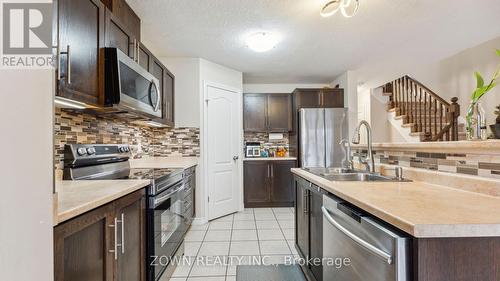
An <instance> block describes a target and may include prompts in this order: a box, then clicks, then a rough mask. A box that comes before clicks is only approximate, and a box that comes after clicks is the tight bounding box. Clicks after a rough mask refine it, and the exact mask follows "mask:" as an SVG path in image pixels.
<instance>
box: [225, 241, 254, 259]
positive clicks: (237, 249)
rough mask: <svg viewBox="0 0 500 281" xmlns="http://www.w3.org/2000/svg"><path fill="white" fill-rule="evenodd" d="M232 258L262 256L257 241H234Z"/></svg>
mask: <svg viewBox="0 0 500 281" xmlns="http://www.w3.org/2000/svg"><path fill="white" fill-rule="evenodd" d="M229 255H231V256H252V255H260V253H259V243H258V242H257V241H233V242H231V248H230V251H229Z"/></svg>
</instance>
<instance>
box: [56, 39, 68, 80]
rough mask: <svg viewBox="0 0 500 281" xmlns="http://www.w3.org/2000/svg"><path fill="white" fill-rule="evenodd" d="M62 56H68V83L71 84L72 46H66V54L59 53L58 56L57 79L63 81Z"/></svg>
mask: <svg viewBox="0 0 500 281" xmlns="http://www.w3.org/2000/svg"><path fill="white" fill-rule="evenodd" d="M61 55H66V72H67V73H66V83H68V84H71V46H70V45H69V44H68V45H67V46H66V51H65V52H59V55H58V56H57V79H58V80H61Z"/></svg>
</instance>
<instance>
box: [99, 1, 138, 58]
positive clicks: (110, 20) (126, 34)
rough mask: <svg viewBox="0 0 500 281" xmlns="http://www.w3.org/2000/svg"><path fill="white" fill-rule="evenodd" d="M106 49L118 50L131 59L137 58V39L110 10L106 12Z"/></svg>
mask: <svg viewBox="0 0 500 281" xmlns="http://www.w3.org/2000/svg"><path fill="white" fill-rule="evenodd" d="M106 47H112V48H117V49H119V50H120V51H122V52H123V53H124V54H127V55H128V56H129V57H130V58H132V59H134V60H136V58H137V39H136V38H135V37H134V36H133V34H132V33H131V32H130V31H129V30H128V29H127V28H126V27H125V25H124V24H122V22H121V21H120V19H119V18H118V17H117V16H116V15H115V14H113V13H112V12H111V11H110V10H106Z"/></svg>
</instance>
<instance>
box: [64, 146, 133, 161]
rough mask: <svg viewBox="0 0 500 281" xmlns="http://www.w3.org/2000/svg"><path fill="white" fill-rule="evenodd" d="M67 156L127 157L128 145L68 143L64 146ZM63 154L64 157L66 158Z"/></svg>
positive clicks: (77, 157)
mask: <svg viewBox="0 0 500 281" xmlns="http://www.w3.org/2000/svg"><path fill="white" fill-rule="evenodd" d="M65 150H66V152H67V154H66V156H68V158H73V160H74V159H86V158H102V157H120V158H121V157H129V156H130V152H131V149H130V146H129V145H127V144H68V145H66V147H65ZM66 156H65V158H66Z"/></svg>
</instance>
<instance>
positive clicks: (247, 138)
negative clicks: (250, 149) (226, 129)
mask: <svg viewBox="0 0 500 281" xmlns="http://www.w3.org/2000/svg"><path fill="white" fill-rule="evenodd" d="M243 141H244V143H243V146H245V144H246V142H260V144H261V146H263V147H264V148H265V149H269V148H278V147H279V146H283V147H285V149H286V150H287V151H288V148H289V135H288V133H283V139H280V140H269V133H255V132H245V133H244V135H243Z"/></svg>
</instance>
